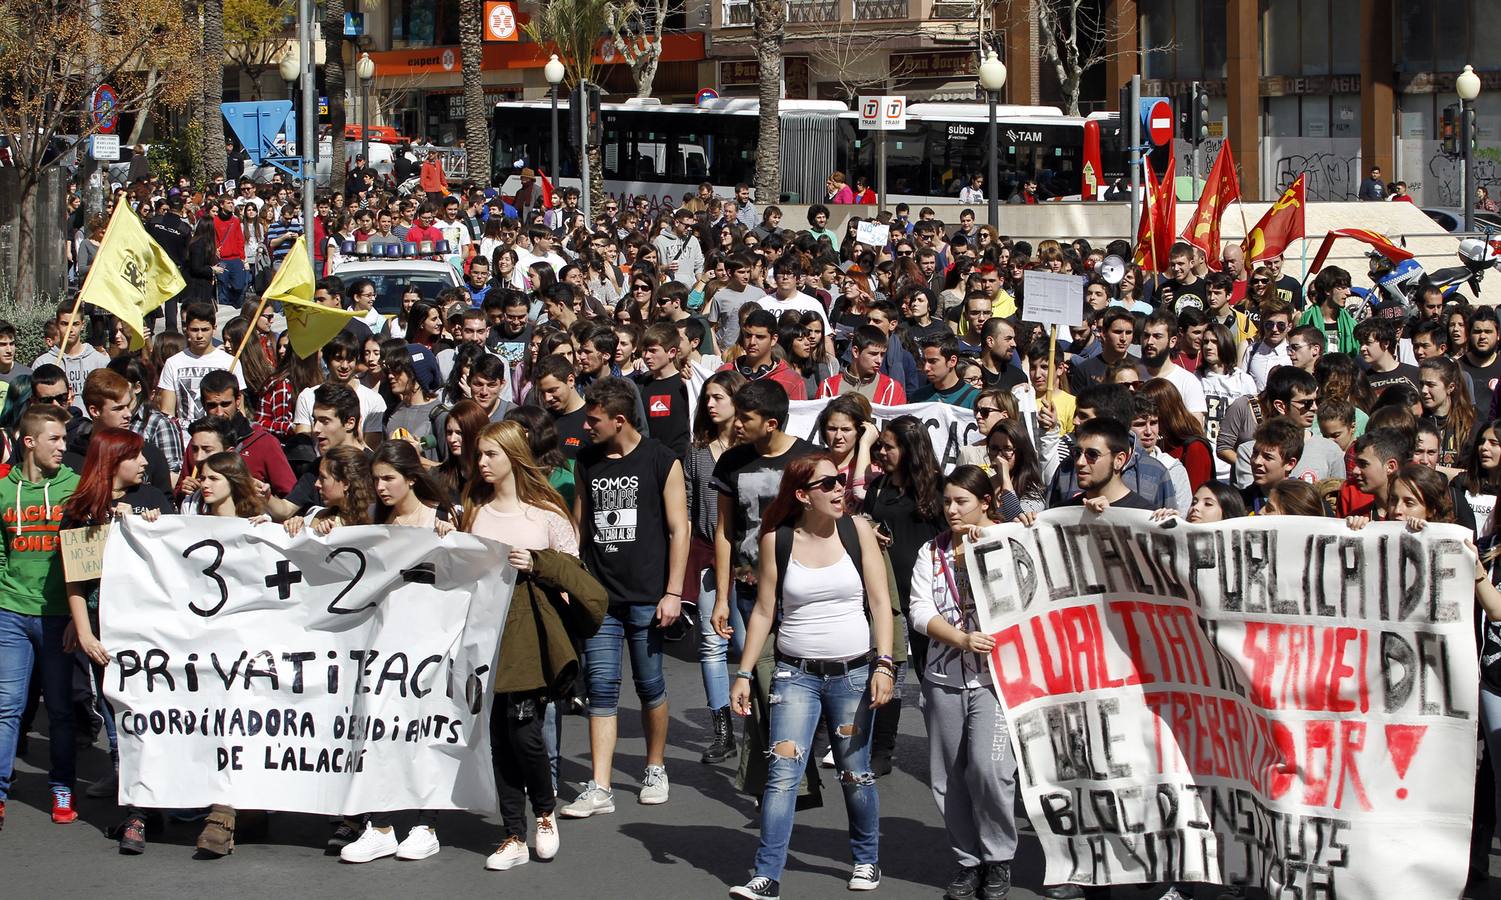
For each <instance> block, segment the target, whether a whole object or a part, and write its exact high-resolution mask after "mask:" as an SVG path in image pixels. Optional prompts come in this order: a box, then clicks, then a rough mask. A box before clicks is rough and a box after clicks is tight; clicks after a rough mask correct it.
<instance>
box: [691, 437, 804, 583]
mask: <svg viewBox="0 0 1501 900" xmlns="http://www.w3.org/2000/svg"><path fill="white" fill-rule="evenodd" d="M817 452H818V448H817V447H815V446H813V445H812V444H810V443H808V442H807V441H805V440H803V439H802V438H793V441H792V446H791V447H788V448H787V452H786V453H783V454H782V455H781V456H762V455H761V454H760V452H759V451H757V450H756V448H755V445H753V444H740V445H739V446H736V447H731V448H730V449H728V450H726V451H725V453H724V455H723V456H721V457H720V458H719V462H718V463H716V464H715V465H714V487H715V488H716V489H717V490H718V491H719V492H720V493H721V494H724V495H725V497H727V498H728V499H729V501H730V502H731V503H732V504H733V506H732V507H731V509H732V510H733V518H732V520H731V525H732V526H733V529H732V530H731V533H730V536H729V537H730V549H731V552H732V553H733V554H734V559H733V560H732V566H733V568H734V570H735V579H736V580H737V581H744V580H746V575H747V574H752V573H754V572H755V570H756V565H757V564H758V563H759V562H760V557H761V553H760V548H761V545H760V540H761V514H762V513H763V512H764V511H765V509H766V507H767V506H770V505H771V501H772V500H775V499H776V496H777V491H778V490H780V489H781V487H782V472H783V471H785V470H786V468H787V464H788V463H789V462H792V461H793V460H794V459H797V458H798V457H799V456H807V455H808V454H810V453H817Z"/></svg>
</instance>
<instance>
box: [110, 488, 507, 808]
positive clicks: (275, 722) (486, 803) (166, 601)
mask: <svg viewBox="0 0 1501 900" xmlns="http://www.w3.org/2000/svg"><path fill="white" fill-rule="evenodd" d="M515 578H516V572H515V569H513V568H511V567H510V566H509V565H508V564H507V563H506V548H504V547H503V546H501V545H499V544H496V543H493V542H491V541H486V540H483V539H481V538H477V537H474V536H472V535H467V534H462V533H455V534H450V535H448V536H447V537H444V538H441V539H440V538H439V537H438V536H437V535H436V534H435V533H433V532H431V531H428V530H426V529H418V528H395V527H373V526H372V527H344V528H338V529H335V530H334V532H333V533H332V534H331V535H330V536H329V537H327V538H322V537H317V536H315V535H313V534H312V533H311V531H310V530H305V531H304V532H303V533H302V534H301V535H299V536H298V537H297V538H295V539H294V538H289V537H287V534H286V532H285V531H283V530H282V527H281V526H280V525H273V524H266V525H258V526H255V527H251V526H250V525H249V524H248V523H247V522H246V521H245V520H243V519H222V518H212V517H207V516H163V517H162V518H161V519H160V520H159V521H158V522H156V523H147V522H145V521H143V520H142V519H140V518H137V517H134V516H132V517H129V518H127V519H125V520H123V523H122V525H121V526H120V527H116V528H115V529H114V533H113V534H111V535H110V539H109V543H108V545H107V547H106V548H105V555H104V579H103V582H102V584H101V585H100V592H99V594H100V608H101V619H102V621H101V626H102V630H103V634H102V635H101V640H102V641H103V643H104V646H105V647H106V648H107V649H108V650H109V651H110V653H111V654H112V655H113V659H112V661H111V662H110V665H109V668H108V669H107V670H106V674H105V695H106V697H107V698H108V700H109V702H110V704H111V705H112V706H113V707H114V714H115V722H116V725H117V727H118V730H119V739H120V801H121V802H122V803H131V804H135V805H137V806H141V807H146V808H158V809H160V808H191V807H201V806H207V805H209V804H212V803H223V804H228V805H230V806H235V807H239V808H244V809H270V810H285V811H290V812H306V813H317V814H322V815H358V814H360V813H365V812H377V811H385V810H400V809H469V810H474V811H477V812H493V811H494V810H495V806H496V804H495V778H494V773H493V769H492V766H491V760H490V741H489V711H490V688H491V685H492V684H493V683H494V677H495V673H494V671H493V668H494V665H495V660H496V653H497V648H498V646H499V643H500V630H501V626H502V625H503V624H504V623H505V618H506V611H507V609H509V607H510V599H511V588H512V587H513V586H514V584H515Z"/></svg>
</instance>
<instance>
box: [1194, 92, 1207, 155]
mask: <svg viewBox="0 0 1501 900" xmlns="http://www.w3.org/2000/svg"><path fill="white" fill-rule="evenodd" d="M1192 117H1193V120H1194V121H1193V135H1194V136H1193V139H1192V143H1194V144H1200V143H1202V142H1204V141H1207V140H1209V92H1208V91H1206V90H1204V85H1202V84H1200V83H1198V82H1197V81H1196V82H1194V102H1193V108H1192Z"/></svg>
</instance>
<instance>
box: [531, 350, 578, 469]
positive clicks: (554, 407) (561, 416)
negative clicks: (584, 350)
mask: <svg viewBox="0 0 1501 900" xmlns="http://www.w3.org/2000/svg"><path fill="white" fill-rule="evenodd" d="M535 369H536V375H537V381H536V384H537V396H538V397H539V398H540V399H541V400H542V408H543V409H545V410H547V411H548V412H549V413H551V414H552V420H553V427H555V428H556V429H557V430H558V448H559V449H561V450H562V451H563V455H564V456H566V457H568V458H569V459H576V458H577V457H578V455H579V451H580V450H581V449H583V448H584V447H585V446H586V445H587V444H588V443H589V436H588V434H586V433H585V431H584V398H583V397H580V396H579V392H578V390H577V389H576V388H575V387H574V385H575V384H576V380H575V379H577V377H578V373H577V372H576V371H575V370H574V368H573V363H571V362H569V361H568V360H567V359H565V358H563V357H561V356H558V355H556V354H554V355H552V356H547V357H543V358H542V359H539V360H537V365H536V366H535Z"/></svg>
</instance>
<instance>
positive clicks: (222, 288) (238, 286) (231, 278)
mask: <svg viewBox="0 0 1501 900" xmlns="http://www.w3.org/2000/svg"><path fill="white" fill-rule="evenodd" d="M219 265H221V266H223V267H224V271H223V272H222V273H220V275H219V278H218V279H217V280H218V289H219V303H220V305H222V306H239V305H240V301H241V300H244V299H245V285H246V284H249V283H250V273H248V272H246V271H245V260H243V259H221V260H219Z"/></svg>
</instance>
